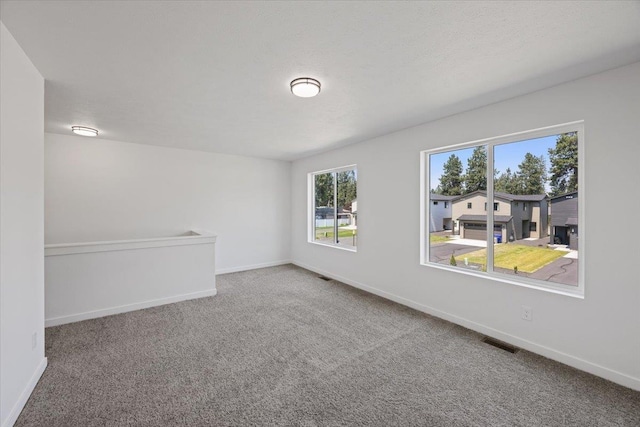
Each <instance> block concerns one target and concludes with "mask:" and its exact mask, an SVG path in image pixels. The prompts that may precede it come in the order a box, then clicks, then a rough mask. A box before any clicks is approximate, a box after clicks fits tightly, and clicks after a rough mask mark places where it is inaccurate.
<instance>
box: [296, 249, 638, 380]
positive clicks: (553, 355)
mask: <svg viewBox="0 0 640 427" xmlns="http://www.w3.org/2000/svg"><path fill="white" fill-rule="evenodd" d="M291 263H292V264H294V265H297V266H298V267H302V268H304V269H306V270H310V271H313V272H315V273H318V274H321V275H323V276H326V277H330V278H332V279H334V280H337V281H339V282H342V283H345V284H347V285H349V286H353V287H354V288H358V289H362V290H363V291H367V292H369V293H372V294H375V295H378V296H380V297H382V298H386V299H388V300H391V301H394V302H397V303H398V304H402V305H405V306H407V307H411V308H413V309H415V310H418V311H421V312H423V313H427V314H430V315H432V316H435V317H438V318H440V319H444V320H447V321H449V322H451V323H455V324H457V325H460V326H464V327H465V328H468V329H471V330H473V331H476V332H478V333H481V334H483V335H487V336H490V337H492V338H496V339H498V340H500V341H504V342H506V343H509V344H511V345H515V346H516V347H520V348H523V349H525V350H528V351H530V352H532V353H536V354H539V355H541V356H544V357H547V358H549V359H552V360H555V361H557V362H560V363H564V364H565V365H569V366H571V367H573V368H576V369H579V370H581V371H585V372H588V373H590V374H593V375H596V376H598V377H601V378H604V379H607V380H609V381H613V382H614V383H617V384H620V385H623V386H625V387H629V388H631V389H634V390H638V391H640V378H634V377H632V376H630V375H627V374H623V373H622V372H618V371H615V370H613V369H609V368H607V367H604V366H601V365H598V364H596V363H592V362H589V361H586V360H584V359H581V358H579V357H575V356H572V355H570V354H566V353H563V352H561V351H558V350H554V349H552V348H549V347H546V346H544V345H540V344H536V343H534V342H531V341H528V340H525V339H522V338H519V337H516V336H514V335H511V334H507V333H504V332H501V331H499V330H497V329H494V328H491V327H488V326H485V325H482V324H480V323H477V322H473V321H471V320H468V319H465V318H462V317H459V316H456V315H454V314H450V313H447V312H445V311H441V310H438V309H435V308H433V307H429V306H427V305H424V304H420V303H418V302H415V301H412V300H409V299H407V298H404V297H400V296H398V295H394V294H391V293H389V292H386V291H382V290H380V289H377V288H373V287H371V286H368V285H365V284H363V283H360V282H357V281H355V280H351V279H347V278H346V277H341V276H338V275H336V274H333V273H331V272H329V271H324V270H322V269H318V268H315V267H313V266H310V265H306V264H304V263H301V262H297V261H292V262H291Z"/></svg>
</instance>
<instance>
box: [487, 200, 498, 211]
mask: <svg viewBox="0 0 640 427" xmlns="http://www.w3.org/2000/svg"><path fill="white" fill-rule="evenodd" d="M484 210H485V211H486V210H487V202H484ZM493 210H494V211H497V210H500V203H498V202H495V203H494V204H493Z"/></svg>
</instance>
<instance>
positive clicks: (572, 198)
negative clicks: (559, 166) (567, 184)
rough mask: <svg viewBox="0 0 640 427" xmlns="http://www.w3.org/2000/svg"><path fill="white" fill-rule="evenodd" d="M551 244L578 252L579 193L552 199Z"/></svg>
mask: <svg viewBox="0 0 640 427" xmlns="http://www.w3.org/2000/svg"><path fill="white" fill-rule="evenodd" d="M550 211H551V238H550V239H549V241H550V242H551V243H560V244H563V245H568V246H569V249H575V250H578V192H577V191H574V192H572V193H566V194H561V195H559V196H555V197H552V198H551V207H550Z"/></svg>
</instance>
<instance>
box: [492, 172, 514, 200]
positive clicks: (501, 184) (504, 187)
mask: <svg viewBox="0 0 640 427" xmlns="http://www.w3.org/2000/svg"><path fill="white" fill-rule="evenodd" d="M517 179H518V177H517V176H516V174H515V173H512V172H511V169H510V168H507V170H506V171H504V173H502V174H500V176H499V177H498V178H496V180H495V181H494V190H495V191H499V192H502V193H509V194H514V193H515V192H516V191H517V190H518V182H517Z"/></svg>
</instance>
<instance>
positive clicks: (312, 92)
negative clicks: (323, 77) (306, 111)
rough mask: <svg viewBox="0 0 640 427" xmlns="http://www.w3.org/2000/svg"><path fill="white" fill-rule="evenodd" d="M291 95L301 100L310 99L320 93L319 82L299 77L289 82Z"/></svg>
mask: <svg viewBox="0 0 640 427" xmlns="http://www.w3.org/2000/svg"><path fill="white" fill-rule="evenodd" d="M291 93H293V94H294V95H295V96H299V97H301V98H311V97H314V96H316V95H317V94H319V93H320V82H319V81H317V80H316V79H312V78H311V77H300V78H298V79H295V80H292V81H291Z"/></svg>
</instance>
